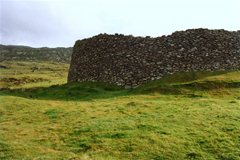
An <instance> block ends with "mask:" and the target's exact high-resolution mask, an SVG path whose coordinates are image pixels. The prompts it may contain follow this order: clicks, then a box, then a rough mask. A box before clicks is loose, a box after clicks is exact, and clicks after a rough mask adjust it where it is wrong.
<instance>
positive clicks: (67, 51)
mask: <svg viewBox="0 0 240 160" xmlns="http://www.w3.org/2000/svg"><path fill="white" fill-rule="evenodd" d="M71 55H72V48H71V47H69V48H63V47H58V48H47V47H43V48H32V47H28V46H16V45H1V44H0V62H1V61H4V60H25V61H52V62H64V63H70V59H71Z"/></svg>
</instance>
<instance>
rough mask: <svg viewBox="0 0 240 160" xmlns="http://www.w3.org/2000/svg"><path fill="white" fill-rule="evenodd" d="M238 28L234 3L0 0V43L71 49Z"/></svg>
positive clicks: (239, 2)
mask: <svg viewBox="0 0 240 160" xmlns="http://www.w3.org/2000/svg"><path fill="white" fill-rule="evenodd" d="M190 28H210V29H226V30H240V0H0V43H2V44H16V45H28V46H33V47H43V46H48V47H59V46H73V45H74V42H75V41H76V40H77V39H83V38H87V37H91V36H94V35H97V34H99V33H109V34H113V33H123V34H132V35H135V36H147V35H149V36H152V37H156V36H162V35H166V34H171V33H172V32H174V31H177V30H186V29H190Z"/></svg>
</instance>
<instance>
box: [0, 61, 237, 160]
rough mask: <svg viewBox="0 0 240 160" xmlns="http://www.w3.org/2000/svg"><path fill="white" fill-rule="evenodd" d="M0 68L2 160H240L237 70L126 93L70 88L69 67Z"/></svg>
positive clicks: (177, 77) (179, 76) (182, 77)
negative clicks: (36, 79) (42, 79)
mask: <svg viewBox="0 0 240 160" xmlns="http://www.w3.org/2000/svg"><path fill="white" fill-rule="evenodd" d="M1 65H6V66H9V69H1V70H0V72H1V78H0V79H1V82H0V83H1V84H4V85H2V89H1V91H0V102H1V103H0V159H44V160H45V159H49V160H50V159H83V160H88V159H100V160H101V159H104V160H105V159H109V160H112V159H153V160H162V159H207V160H209V159H210V160H211V159H220V160H239V159H240V158H239V157H240V85H239V83H240V72H239V71H228V72H214V73H211V72H191V73H176V74H174V75H171V76H166V77H164V78H163V79H161V80H158V81H153V82H150V83H148V84H145V85H143V86H140V87H138V88H136V89H129V90H125V89H123V88H121V87H117V86H113V85H107V84H104V83H90V82H85V83H79V84H70V85H66V84H65V83H66V76H67V69H68V65H66V64H53V63H48V62H20V61H18V62H11V61H7V62H4V64H1ZM34 65H35V66H36V67H38V66H41V67H40V68H42V69H39V70H37V71H34V72H32V71H31V69H30V68H31V67H32V66H34ZM15 72H17V73H16V74H13V73H15ZM53 75H56V76H53ZM57 75H59V76H57ZM5 77H7V78H16V79H20V80H15V81H20V82H21V81H26V80H25V79H21V77H28V78H29V79H31V80H29V81H27V82H26V83H24V84H21V83H20V84H19V83H13V82H8V81H7V82H6V81H5V80H6V79H2V78H5ZM33 77H34V78H44V79H45V80H46V81H35V82H34V81H32V79H34V78H33Z"/></svg>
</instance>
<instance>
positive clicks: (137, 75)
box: [68, 29, 240, 88]
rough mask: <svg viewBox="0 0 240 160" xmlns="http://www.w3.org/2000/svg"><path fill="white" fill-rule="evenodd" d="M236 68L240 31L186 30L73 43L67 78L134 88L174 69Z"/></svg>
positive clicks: (102, 36) (239, 59)
mask: <svg viewBox="0 0 240 160" xmlns="http://www.w3.org/2000/svg"><path fill="white" fill-rule="evenodd" d="M219 70H240V31H236V32H229V31H225V30H208V29H190V30H186V31H177V32H174V33H173V34H172V35H169V36H162V37H157V38H151V37H133V36H124V35H121V34H115V35H107V34H100V35H97V36H94V37H92V38H88V39H83V40H78V41H76V43H75V45H74V48H73V54H72V59H71V65H70V69H69V75H68V82H82V81H97V82H107V83H111V84H117V85H120V86H124V87H126V88H128V87H135V86H138V85H140V84H143V83H146V82H148V81H151V80H156V79H160V78H161V77H162V76H164V75H167V74H172V73H175V72H188V71H219Z"/></svg>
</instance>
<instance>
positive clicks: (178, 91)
mask: <svg viewBox="0 0 240 160" xmlns="http://www.w3.org/2000/svg"><path fill="white" fill-rule="evenodd" d="M150 83H151V82H150ZM221 88H240V82H217V81H209V82H208V81H205V82H196V81H193V82H188V83H179V84H167V83H162V82H161V81H159V83H157V82H154V84H151V85H149V84H146V85H143V86H140V87H138V88H135V89H124V88H122V87H119V86H115V85H109V84H106V83H94V82H82V83H73V84H64V85H54V86H50V87H37V88H29V89H8V88H5V89H2V90H1V91H0V95H10V96H18V97H23V98H29V99H42V100H62V101H89V100H95V99H109V98H115V97H120V96H132V95H145V94H151V93H160V94H163V95H185V96H188V97H191V98H192V97H201V96H200V95H195V94H194V92H195V91H208V90H213V89H221ZM193 94H194V95H193Z"/></svg>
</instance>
